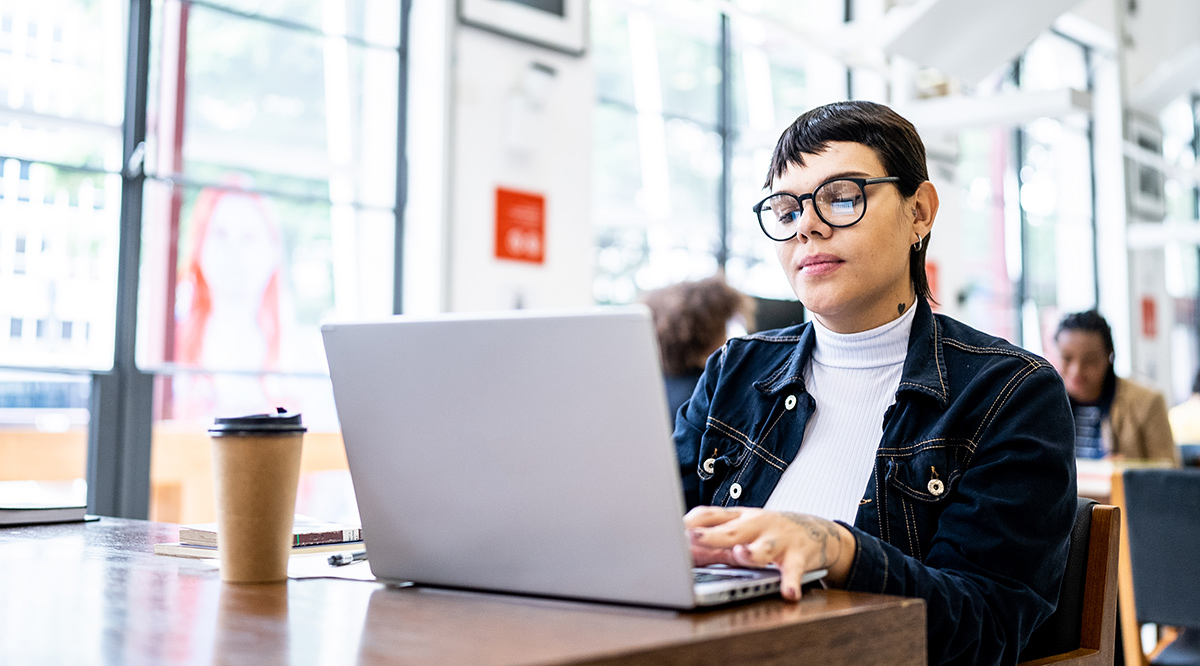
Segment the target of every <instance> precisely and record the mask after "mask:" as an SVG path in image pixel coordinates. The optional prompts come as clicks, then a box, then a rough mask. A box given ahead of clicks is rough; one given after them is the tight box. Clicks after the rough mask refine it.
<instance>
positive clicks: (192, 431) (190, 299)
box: [137, 0, 400, 522]
mask: <svg viewBox="0 0 1200 666" xmlns="http://www.w3.org/2000/svg"><path fill="white" fill-rule="evenodd" d="M399 12H400V7H399V3H396V2H394V1H392V0H357V1H350V2H345V3H320V2H309V1H307V0H291V1H290V2H280V3H273V4H271V5H269V6H264V5H262V3H258V2H248V1H244V0H220V1H213V2H196V1H193V2H182V1H181V0H157V1H156V2H155V3H154V15H155V16H156V17H158V19H157V20H156V21H155V24H154V29H153V32H152V35H151V37H152V39H151V62H150V72H151V85H150V96H149V105H148V109H147V118H148V128H147V140H146V155H147V165H146V172H147V175H148V180H147V181H146V185H145V190H144V204H143V211H142V212H143V232H142V242H143V245H142V260H141V280H140V281H141V294H140V297H139V308H138V321H139V331H138V349H137V358H138V365H139V367H140V368H141V369H143V370H152V371H153V372H155V373H156V375H157V380H156V390H155V394H156V405H155V422H156V426H155V429H154V446H153V451H154V454H153V456H154V470H153V472H152V483H151V490H152V507H151V515H152V517H155V518H157V519H160V520H168V521H184V522H197V521H205V520H209V519H211V516H212V511H213V506H212V489H211V473H210V472H209V471H208V467H207V465H206V464H204V463H206V462H207V459H206V457H205V456H206V454H207V451H208V446H209V444H208V440H207V434H206V429H207V427H208V425H209V424H211V422H212V419H213V418H214V417H217V416H236V415H244V414H253V413H263V412H266V411H273V410H274V408H275V407H277V406H282V407H285V408H287V409H289V410H292V411H299V412H301V413H302V414H303V417H304V422H305V424H306V425H307V426H308V428H309V436H308V438H307V439H306V443H305V448H306V451H310V452H312V453H313V454H314V455H315V456H316V457H319V458H321V462H318V463H314V464H315V465H316V469H319V470H322V472H323V473H321V474H316V475H313V474H307V475H306V476H305V478H304V480H302V483H301V497H300V499H299V501H298V503H299V506H300V508H301V509H302V510H303V512H305V513H309V514H312V515H317V516H319V517H324V518H329V519H350V520H353V519H354V518H353V516H346V515H345V513H347V512H348V511H353V496H352V495H351V494H350V492H349V487H350V486H349V479H348V476H347V475H346V474H345V473H344V470H345V454H344V451H343V450H342V449H341V440H340V436H338V426H337V419H336V415H335V413H334V409H333V398H332V394H331V389H330V386H329V380H328V377H327V376H326V370H325V364H324V350H323V347H322V344H321V337H320V330H319V325H320V322H321V321H322V320H323V319H326V318H329V317H333V316H341V317H364V316H380V315H386V314H390V313H391V310H392V302H393V300H392V290H391V285H392V284H393V280H392V269H393V262H394V256H393V254H392V251H391V249H392V248H393V247H394V243H393V234H394V230H395V227H396V168H397V148H396V146H397V136H398V135H397V117H398V115H399V110H398V100H399V95H398V92H397V90H398V88H397V82H398V81H399V72H400V69H399V68H400V52H399V36H400V14H399ZM197 460H199V461H201V463H200V465H201V467H202V469H197V468H196V464H195V463H196V461H197ZM322 484H324V486H322ZM325 486H332V489H330V488H327V487H325ZM331 498H332V499H331ZM314 503H315V504H316V506H314Z"/></svg>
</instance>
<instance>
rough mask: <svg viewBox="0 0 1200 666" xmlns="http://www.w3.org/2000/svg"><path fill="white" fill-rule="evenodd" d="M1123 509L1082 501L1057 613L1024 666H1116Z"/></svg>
mask: <svg viewBox="0 0 1200 666" xmlns="http://www.w3.org/2000/svg"><path fill="white" fill-rule="evenodd" d="M1120 513H1121V511H1120V509H1118V508H1117V507H1114V506H1108V505H1104V504H1096V502H1095V500H1090V499H1087V498H1083V497H1081V498H1079V503H1078V505H1077V506H1076V510H1075V526H1074V528H1073V529H1072V530H1071V545H1070V549H1069V551H1068V554H1067V568H1066V570H1065V571H1064V572H1063V582H1062V588H1061V589H1060V590H1059V595H1058V597H1059V598H1058V607H1057V608H1056V609H1055V611H1054V614H1053V615H1051V616H1050V617H1049V618H1047V619H1046V621H1045V622H1044V623H1042V625H1041V626H1040V627H1038V628H1037V629H1036V630H1035V631H1034V632H1033V635H1032V636H1031V637H1030V639H1029V643H1028V644H1027V645H1026V646H1025V649H1024V650H1022V651H1021V657H1020V659H1021V665H1022V666H1040V665H1041V664H1060V663H1067V662H1072V661H1073V662H1076V663H1077V664H1080V665H1086V666H1101V665H1103V666H1112V663H1113V657H1114V655H1115V650H1116V630H1117V622H1116V617H1117V546H1118V544H1119V542H1120V533H1121V522H1120Z"/></svg>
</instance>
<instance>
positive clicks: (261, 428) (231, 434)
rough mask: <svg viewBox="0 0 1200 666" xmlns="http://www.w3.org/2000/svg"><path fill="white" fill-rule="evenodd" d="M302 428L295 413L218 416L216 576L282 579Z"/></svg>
mask: <svg viewBox="0 0 1200 666" xmlns="http://www.w3.org/2000/svg"><path fill="white" fill-rule="evenodd" d="M306 431H307V428H305V427H304V426H303V425H302V424H301V422H300V415H299V414H289V413H288V412H287V411H285V410H284V409H283V408H279V412H278V413H277V414H253V415H250V416H238V417H232V418H218V419H216V420H215V422H214V423H213V426H212V428H210V429H209V431H208V433H209V434H210V435H211V436H212V451H213V474H214V477H215V478H214V480H215V482H216V490H217V551H218V553H219V554H220V558H221V580H223V581H226V582H229V583H271V582H277V581H282V580H287V565H288V557H289V556H290V555H291V549H292V517H293V516H294V515H295V511H296V485H297V484H298V483H299V480H300V453H301V450H302V449H303V444H304V433H305V432H306Z"/></svg>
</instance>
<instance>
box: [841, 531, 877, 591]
mask: <svg viewBox="0 0 1200 666" xmlns="http://www.w3.org/2000/svg"><path fill="white" fill-rule="evenodd" d="M834 522H836V523H837V524H838V525H841V526H842V527H845V528H846V529H848V530H850V533H851V534H853V535H854V542H855V546H854V561H853V562H851V564H850V573H849V574H848V575H847V576H846V585H845V588H844V589H847V590H853V591H856V592H875V593H877V594H883V593H885V592H886V590H887V581H888V556H887V552H886V551H885V550H884V548H883V544H882V543H881V542H880V541H879V540H878V539H876V538H875V537H873V536H871V535H869V534H867V533H866V532H864V531H862V530H860V529H858V528H856V527H854V526H853V525H848V524H846V523H844V522H842V521H840V520H838V521H834Z"/></svg>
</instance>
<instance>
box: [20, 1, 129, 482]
mask: <svg viewBox="0 0 1200 666" xmlns="http://www.w3.org/2000/svg"><path fill="white" fill-rule="evenodd" d="M127 15H128V3H127V2H126V1H125V0H109V1H106V2H95V1H90V0H44V1H42V2H37V3H25V2H7V3H0V293H4V294H5V298H3V299H0V317H3V318H7V319H8V321H9V329H8V336H6V337H3V338H0V366H3V367H5V368H9V369H8V370H5V371H3V372H0V457H3V458H4V460H5V461H6V464H5V465H4V466H3V469H0V481H3V482H6V483H20V484H35V485H36V484H41V485H42V486H44V487H45V488H50V489H51V491H50V492H52V493H53V492H54V490H53V489H55V488H57V489H59V490H61V491H62V492H64V493H65V494H67V495H69V496H70V499H76V500H81V499H82V497H83V492H84V491H83V488H82V483H83V481H82V479H83V477H84V476H85V464H86V458H87V455H86V454H87V429H86V428H87V423H88V410H87V405H88V399H89V394H90V390H89V383H88V376H87V373H88V372H89V371H92V370H106V369H108V368H111V367H112V362H113V336H112V333H113V330H114V325H115V305H114V304H115V300H116V287H115V283H116V261H117V254H116V247H117V221H118V213H119V210H120V205H121V195H120V192H121V178H120V175H119V174H118V171H119V168H120V164H121V123H122V104H123V99H124V86H125V81H124V72H125V43H126V40H125V26H126V23H127V20H126V17H127ZM81 266H87V268H86V270H80V267H81ZM65 321H75V322H82V323H83V324H84V325H85V327H92V330H93V331H95V332H96V333H97V334H96V335H94V336H92V337H91V338H88V337H86V336H81V337H79V338H74V339H68V336H59V335H57V334H56V333H57V332H58V329H57V326H56V325H55V323H56V322H65ZM21 368H25V369H27V370H20V369H21ZM22 487H24V486H22ZM0 492H2V490H0ZM23 492H24V491H23Z"/></svg>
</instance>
